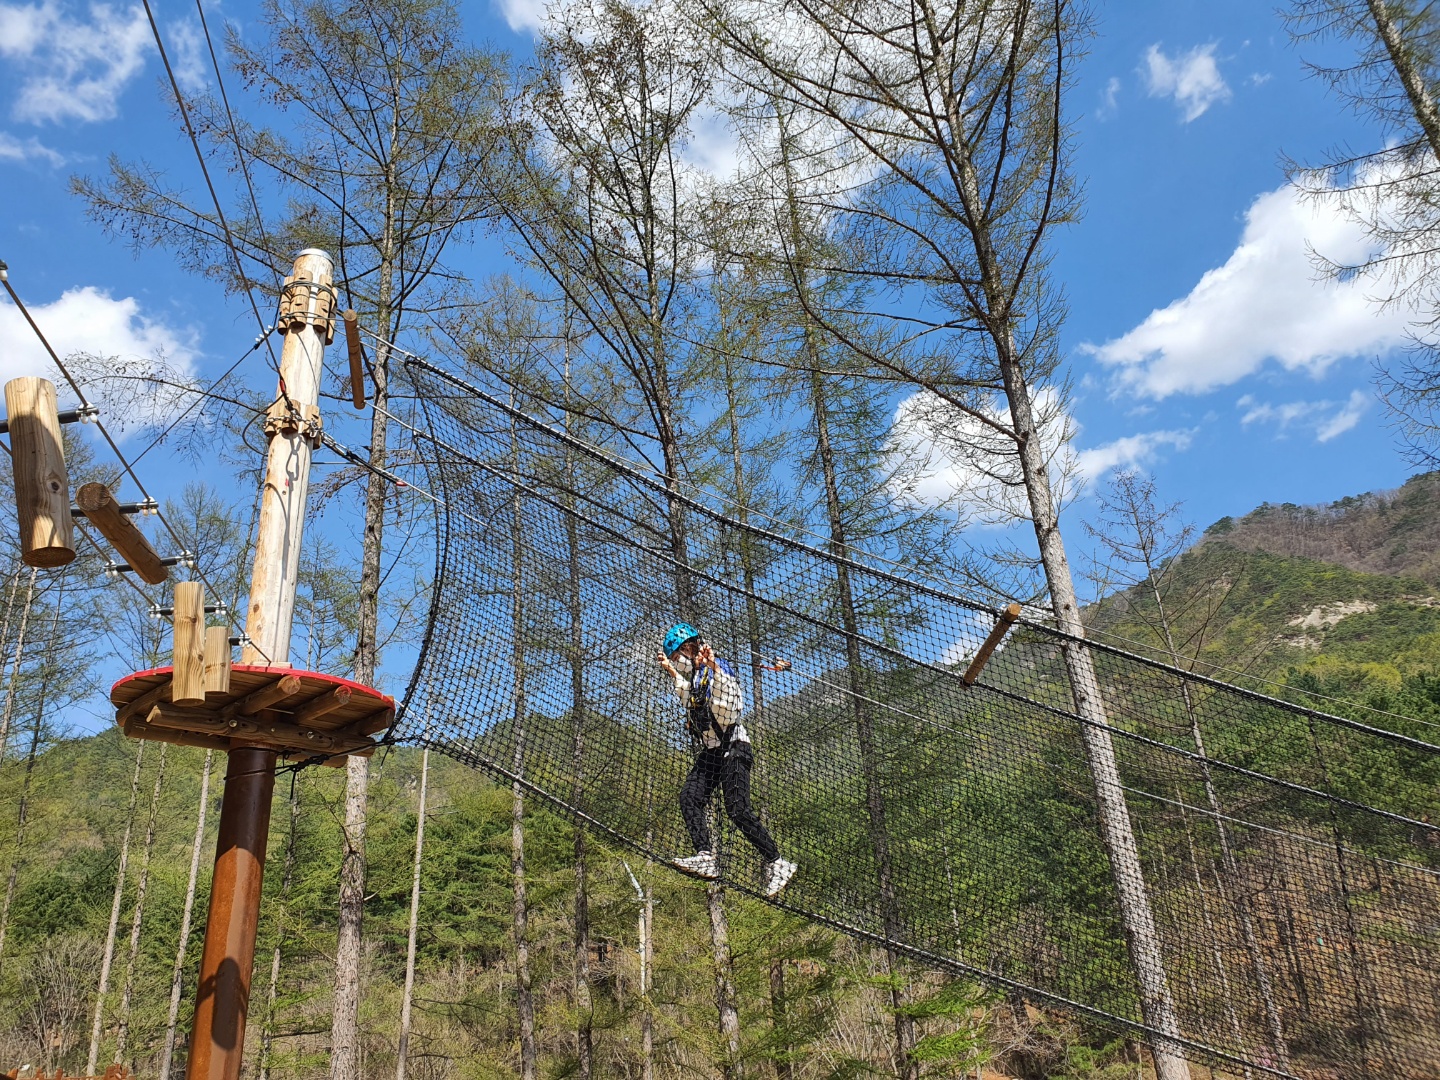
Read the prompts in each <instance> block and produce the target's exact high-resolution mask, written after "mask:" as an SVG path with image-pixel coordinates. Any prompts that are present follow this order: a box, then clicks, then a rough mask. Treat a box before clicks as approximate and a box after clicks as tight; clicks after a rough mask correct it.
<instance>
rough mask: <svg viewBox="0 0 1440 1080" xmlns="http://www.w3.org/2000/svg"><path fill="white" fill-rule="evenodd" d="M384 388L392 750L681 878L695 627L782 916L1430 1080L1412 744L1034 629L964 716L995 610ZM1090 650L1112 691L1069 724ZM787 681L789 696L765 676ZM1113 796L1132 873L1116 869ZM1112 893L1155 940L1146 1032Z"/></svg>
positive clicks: (1034, 984) (420, 369)
mask: <svg viewBox="0 0 1440 1080" xmlns="http://www.w3.org/2000/svg"><path fill="white" fill-rule="evenodd" d="M394 377H395V385H394V387H393V388H392V392H393V393H394V394H395V399H405V398H409V399H411V400H412V401H413V402H414V403H415V410H416V411H415V415H414V416H413V417H411V418H409V419H408V420H407V421H403V422H402V423H401V424H400V425H398V426H400V427H401V428H402V429H403V430H402V432H401V445H400V447H399V451H400V452H399V454H397V457H396V460H403V459H404V458H405V456H406V455H407V454H408V455H409V456H410V458H411V459H412V460H413V461H415V462H423V463H426V464H417V465H415V466H413V470H414V471H413V474H412V475H413V483H414V484H415V485H416V486H423V487H424V488H425V489H428V491H429V492H431V493H432V494H433V495H434V497H435V500H436V507H437V518H438V529H439V534H438V537H437V541H436V553H437V573H436V581H435V586H434V590H435V594H434V604H433V608H432V612H431V616H430V618H431V625H430V629H429V632H428V633H427V635H426V639H425V644H424V647H423V648H422V654H421V658H420V663H419V666H418V667H417V670H416V673H415V677H414V680H413V682H412V684H411V692H410V694H409V695H408V702H407V704H408V707H407V708H406V709H404V711H403V713H402V716H401V719H400V721H399V723H398V726H397V728H396V729H395V730H394V731H393V732H392V736H391V737H392V738H394V739H397V740H404V741H411V742H416V743H424V744H428V745H430V746H432V747H434V748H436V749H437V750H440V751H443V752H444V753H446V754H449V755H451V756H453V757H455V758H457V759H459V760H461V761H463V762H466V763H468V764H470V765H472V766H475V767H478V768H482V769H484V770H486V771H488V772H490V773H491V774H492V775H495V776H497V777H500V778H504V779H506V780H508V781H516V780H518V781H520V782H521V783H522V784H523V785H525V786H526V787H527V788H528V789H529V790H530V791H532V792H534V793H535V794H537V795H539V796H541V797H543V798H544V799H546V800H548V801H549V802H550V803H552V804H554V805H555V806H556V807H558V808H560V809H561V810H563V811H565V812H567V813H569V814H571V815H573V816H576V817H578V818H580V819H583V820H584V821H585V822H587V823H588V825H589V826H590V827H592V828H595V829H597V830H600V831H603V832H604V833H607V834H608V835H609V836H610V837H611V838H612V839H614V840H615V841H618V842H620V843H622V844H624V845H627V846H629V847H631V848H634V849H636V850H638V851H640V852H642V853H644V854H645V855H647V856H651V857H654V858H656V859H659V860H668V859H669V858H671V857H674V856H676V855H688V854H690V853H691V849H690V847H689V844H688V840H687V836H686V833H685V830H684V827H683V824H682V821H681V817H680V813H679V810H678V806H677V795H678V792H679V789H680V786H681V784H682V782H683V780H684V777H685V774H686V772H687V770H688V768H689V765H690V761H691V752H690V749H689V745H688V741H687V738H688V737H687V736H686V735H685V734H684V731H683V716H682V712H681V709H680V708H679V706H678V704H677V703H676V701H675V699H674V696H673V691H672V688H671V685H670V680H669V679H668V678H666V677H664V676H662V675H661V674H660V672H659V671H658V670H657V667H656V664H655V655H656V652H657V645H658V642H659V637H660V635H661V633H663V631H664V628H665V627H666V626H668V625H669V624H670V623H672V622H674V621H676V620H678V619H680V618H685V619H687V620H688V621H690V622H693V623H694V624H695V625H697V626H699V627H700V629H701V632H702V633H703V634H705V636H706V637H707V639H708V640H709V641H710V642H711V644H712V645H713V646H714V648H715V650H716V652H717V654H718V655H721V656H724V657H727V658H729V659H730V660H731V663H732V665H733V666H734V668H735V670H736V673H737V675H738V676H739V677H740V678H741V681H742V684H743V686H744V689H745V694H746V705H747V708H746V713H745V717H744V720H745V723H746V725H747V727H748V729H749V731H750V734H751V737H752V739H753V740H754V743H755V747H756V767H755V772H754V801H755V804H756V806H757V807H758V808H760V810H761V813H762V815H763V817H764V819H765V822H766V824H767V825H768V827H769V829H770V831H771V832H772V833H773V834H774V836H775V838H776V840H777V841H778V843H779V845H780V848H781V851H782V853H783V854H784V855H785V857H787V858H789V859H792V860H794V861H796V862H798V863H799V864H800V871H799V873H798V874H797V875H796V877H795V879H794V880H793V881H792V882H791V884H790V886H789V888H788V889H787V890H786V892H785V893H784V894H783V895H782V897H781V900H780V902H781V904H782V906H784V907H786V908H789V909H791V910H793V911H795V912H797V913H799V914H801V915H804V916H806V917H809V918H811V919H814V920H817V921H820V922H823V923H826V924H829V925H831V926H834V927H836V928H838V929H840V930H842V931H845V932H847V933H850V934H853V935H856V936H859V937H862V938H865V939H868V940H871V941H873V942H876V943H878V944H881V945H884V946H886V947H888V948H890V949H893V950H894V951H896V952H898V953H901V954H904V955H907V956H910V957H913V958H916V959H918V960H920V961H922V962H924V963H926V964H929V965H933V966H935V967H938V968H941V969H945V970H949V971H952V972H956V973H961V974H966V975H970V976H973V977H976V978H980V979H982V980H984V981H986V982H988V983H990V984H991V985H996V986H999V987H1001V988H1004V989H1007V990H1009V991H1012V992H1015V993H1019V994H1023V995H1025V996H1029V997H1033V998H1035V999H1036V1000H1048V1001H1051V1002H1055V1003H1060V1004H1063V1005H1065V1006H1067V1007H1069V1008H1071V1009H1074V1010H1077V1011H1079V1012H1082V1013H1086V1014H1089V1015H1091V1016H1093V1017H1095V1018H1098V1019H1101V1020H1103V1021H1105V1022H1107V1023H1109V1024H1112V1025H1114V1026H1116V1027H1119V1028H1121V1029H1125V1030H1130V1031H1132V1032H1135V1033H1137V1034H1140V1035H1142V1036H1146V1037H1149V1038H1151V1039H1152V1041H1153V1039H1154V1037H1156V1036H1161V1037H1164V1036H1169V1038H1170V1039H1171V1042H1170V1045H1172V1046H1177V1045H1178V1046H1179V1047H1180V1048H1181V1051H1182V1052H1183V1053H1184V1054H1185V1055H1186V1056H1188V1057H1191V1058H1192V1059H1194V1060H1197V1061H1206V1062H1210V1063H1213V1064H1216V1065H1219V1066H1220V1067H1222V1068H1225V1069H1226V1070H1227V1071H1230V1072H1234V1073H1239V1072H1241V1071H1244V1072H1245V1073H1246V1074H1247V1075H1248V1074H1249V1073H1250V1072H1251V1071H1252V1070H1261V1071H1264V1072H1269V1073H1273V1074H1279V1075H1294V1076H1301V1077H1325V1078H1331V1077H1369V1076H1373V1077H1377V1078H1378V1077H1417V1078H1418V1077H1433V1076H1435V1075H1437V1074H1440V915H1437V912H1440V830H1437V828H1436V826H1435V825H1433V824H1431V822H1432V821H1436V820H1440V817H1437V814H1436V811H1437V810H1440V807H1437V805H1436V804H1437V802H1440V747H1436V746H1434V745H1430V744H1429V743H1427V742H1425V741H1423V739H1422V738H1420V737H1417V732H1421V731H1423V728H1420V727H1419V726H1418V725H1417V726H1416V731H1415V732H1409V731H1400V730H1396V731H1382V730H1378V729H1375V728H1371V727H1367V726H1365V725H1362V724H1359V723H1356V722H1354V721H1350V720H1345V719H1343V718H1340V717H1335V716H1329V715H1325V714H1322V713H1317V712H1314V711H1310V710H1307V709H1304V708H1301V707H1298V706H1294V705H1291V704H1288V703H1285V702H1282V701H1278V700H1275V699H1272V698H1267V697H1264V696H1262V695H1259V694H1257V693H1254V692H1250V691H1246V690H1241V689H1238V688H1235V687H1231V686H1227V685H1225V684H1223V683H1219V682H1216V681H1213V680H1209V679H1207V678H1204V677H1201V676H1197V675H1191V674H1188V673H1186V672H1184V671H1182V670H1179V669H1177V668H1174V667H1169V666H1166V665H1164V664H1161V663H1157V662H1155V661H1153V660H1149V659H1145V658H1142V657H1138V656H1133V655H1129V654H1127V653H1124V652H1122V651H1119V650H1117V649H1115V648H1111V647H1107V646H1104V645H1099V644H1095V643H1090V644H1087V645H1085V646H1083V647H1081V646H1080V645H1079V643H1078V642H1077V641H1075V640H1074V639H1071V638H1069V637H1067V636H1066V635H1064V634H1062V633H1059V632H1057V631H1056V630H1054V629H1053V628H1051V627H1048V626H1046V625H1044V624H1043V623H1040V622H1036V621H1032V620H1029V619H1025V618H1022V619H1020V620H1019V621H1018V623H1017V624H1016V626H1015V627H1014V629H1013V630H1012V632H1011V633H1010V635H1009V636H1008V638H1007V639H1006V640H1005V642H1004V644H1003V646H1002V647H1001V648H1000V649H999V650H998V651H997V652H996V653H995V654H994V655H993V657H992V658H991V659H990V660H989V661H988V663H987V664H986V665H985V666H984V667H983V669H982V670H981V672H980V675H979V678H978V681H977V682H975V684H974V685H967V684H966V682H965V680H964V677H963V676H964V672H965V671H966V668H967V665H968V662H969V660H970V659H971V658H972V657H973V656H974V654H975V653H976V652H977V651H978V650H979V649H980V647H981V645H982V643H983V642H984V640H985V639H986V637H987V635H989V634H990V632H991V630H992V629H993V628H994V627H995V625H996V622H997V618H998V617H999V613H998V612H996V611H994V610H991V609H989V608H986V607H984V606H983V605H980V604H976V603H972V602H970V601H967V600H965V599H961V598H958V597H956V596H954V595H947V594H946V593H945V592H943V591H941V590H939V589H937V588H934V587H931V586H928V585H926V584H923V583H919V582H916V581H911V580H906V579H904V578H901V577H899V576H896V575H895V574H893V573H890V572H887V571H886V570H885V569H884V568H883V567H882V566H880V565H878V564H871V563H870V562H869V561H867V560H866V558H865V556H864V555H862V554H858V553H855V552H853V551H852V552H849V553H848V556H849V557H848V558H841V557H837V556H836V555H834V554H832V553H830V552H828V551H825V550H821V549H818V548H816V547H813V546H807V545H806V544H803V543H801V542H799V541H797V540H795V539H793V538H791V537H787V536H783V535H780V534H778V533H776V532H770V531H767V530H765V529H762V528H759V527H754V526H752V525H748V524H746V523H744V522H743V521H740V520H737V519H736V518H735V517H733V516H727V513H726V512H725V510H726V508H725V507H724V506H723V505H722V504H720V503H719V502H718V501H717V502H709V501H707V499H710V498H711V497H710V496H706V495H704V494H699V495H691V494H685V495H680V494H677V493H668V494H667V492H666V489H665V487H664V485H663V483H662V482H661V481H659V480H657V479H656V478H654V477H653V476H650V475H648V474H646V473H644V472H642V471H639V470H636V469H634V468H631V467H630V466H628V465H627V464H625V463H623V462H620V461H618V460H614V459H611V458H608V457H607V456H605V455H604V454H602V453H601V452H598V451H596V450H594V449H593V448H591V447H589V446H588V445H586V444H584V443H581V442H579V441H576V440H573V439H570V438H569V437H568V436H567V435H566V434H565V433H564V432H562V431H560V430H558V429H555V428H552V427H550V426H547V425H546V424H545V423H543V422H541V421H538V420H536V419H534V418H532V417H530V416H528V415H527V414H525V413H523V412H521V411H518V410H516V409H514V408H512V407H511V406H509V405H507V404H506V403H505V402H504V401H502V400H500V399H497V398H495V397H493V396H490V395H489V394H487V393H485V392H483V391H482V390H480V389H478V388H476V387H473V386H470V385H468V384H466V383H465V382H463V381H461V380H459V379H457V378H456V377H454V376H452V375H449V374H447V373H445V372H443V371H441V370H439V369H438V368H434V367H432V366H430V365H428V364H427V363H425V362H423V361H418V360H415V359H409V360H407V361H406V362H405V363H404V365H403V366H397V371H396V374H395V376H394ZM395 399H392V400H395ZM407 439H408V441H409V445H406V440H407ZM402 471H403V470H402ZM677 537H678V539H677ZM1077 653H1081V654H1083V655H1084V656H1085V657H1088V658H1089V664H1088V665H1086V668H1087V669H1088V668H1091V667H1093V670H1094V672H1095V681H1096V683H1098V691H1099V693H1098V698H1099V702H1098V705H1099V708H1098V711H1097V708H1096V705H1097V703H1096V702H1095V701H1094V698H1095V695H1094V694H1091V695H1090V699H1091V704H1090V707H1089V708H1088V709H1087V710H1086V711H1085V713H1084V714H1083V718H1082V714H1081V712H1079V711H1078V709H1077V695H1076V693H1075V687H1074V684H1073V682H1072V679H1073V678H1074V674H1073V673H1074V672H1075V671H1076V670H1077V667H1076V664H1075V663H1074V662H1073V659H1074V657H1075V655H1076V654H1077ZM777 654H778V655H780V656H783V657H785V658H786V659H788V660H790V661H791V663H792V665H793V666H791V668H790V669H789V670H787V671H781V672H775V671H770V670H765V668H764V667H763V666H762V665H763V664H764V658H765V657H770V656H774V655H777ZM1397 724H1398V722H1397ZM1087 735H1088V736H1089V737H1088V738H1087ZM1097 735H1098V736H1099V737H1100V738H1101V739H1102V741H1103V742H1104V743H1106V744H1108V745H1110V746H1113V755H1114V762H1115V764H1116V771H1115V772H1113V773H1111V774H1109V775H1110V777H1111V778H1110V780H1109V781H1108V782H1105V781H1104V779H1103V778H1104V776H1105V775H1106V774H1104V772H1103V770H1101V769H1097V768H1096V767H1094V760H1093V759H1094V755H1095V753H1096V750H1095V747H1096V745H1097V744H1096V742H1095V737H1096V736H1097ZM1097 776H1101V777H1102V782H1103V783H1108V788H1109V790H1108V791H1106V792H1102V791H1101V790H1100V787H1099V786H1097V780H1096V777H1097ZM1107 794H1108V796H1110V799H1111V801H1110V802H1109V803H1108V805H1109V806H1110V807H1111V808H1112V809H1110V810H1108V811H1107V810H1106V806H1107V802H1106V798H1105V797H1103V796H1105V795H1107ZM1116 798H1118V799H1120V800H1122V810H1128V830H1126V831H1127V832H1128V833H1129V834H1132V835H1133V837H1134V851H1135V852H1136V853H1137V854H1138V859H1134V860H1127V859H1125V858H1123V857H1117V855H1116V852H1115V848H1114V843H1113V837H1114V829H1113V826H1114V820H1113V819H1114V817H1115V815H1114V811H1113V807H1114V806H1115V802H1114V800H1115V799H1116ZM1105 813H1110V815H1111V818H1112V820H1111V826H1112V828H1111V831H1110V833H1109V834H1107V832H1106V828H1105V824H1104V821H1103V820H1102V817H1103V815H1104V814H1105ZM717 816H719V817H723V814H722V815H717ZM1121 816H1124V815H1123V813H1122V815H1121ZM721 835H722V840H721V843H720V854H721V865H722V876H723V879H724V880H725V882H726V883H727V884H729V885H730V886H732V887H736V888H739V889H742V890H748V891H751V892H755V891H756V890H757V887H758V875H759V866H758V858H757V856H756V855H755V853H754V851H753V849H751V848H750V846H749V845H748V844H746V843H745V842H744V841H743V840H742V839H741V838H739V837H738V834H736V832H735V831H734V830H733V828H732V829H729V830H728V831H727V830H722V833H721ZM1107 835H1108V836H1109V837H1110V838H1111V841H1112V842H1111V843H1110V844H1109V845H1107V842H1106V840H1107ZM1127 895H1128V896H1129V897H1130V898H1131V901H1132V903H1133V901H1134V898H1135V897H1137V896H1138V897H1139V898H1140V902H1141V904H1142V905H1143V906H1144V907H1146V908H1147V909H1148V912H1149V917H1150V918H1151V919H1153V923H1154V934H1153V940H1154V941H1156V942H1158V956H1154V954H1152V957H1153V958H1154V959H1155V960H1156V961H1158V964H1159V967H1160V968H1161V970H1160V971H1159V972H1158V976H1159V978H1160V980H1161V982H1162V984H1163V988H1164V990H1165V992H1166V993H1168V997H1169V1000H1170V1005H1169V1016H1170V1017H1171V1018H1172V1019H1171V1020H1170V1021H1169V1022H1167V1023H1165V1024H1161V1025H1158V1028H1159V1029H1158V1030H1157V1024H1156V1022H1155V1015H1156V1013H1155V1011H1154V1009H1153V1008H1152V1009H1151V1010H1150V1012H1149V1013H1148V1019H1149V1022H1148V1023H1147V1013H1146V1012H1145V1011H1143V1010H1142V1005H1141V1002H1142V987H1143V986H1144V980H1143V979H1141V978H1139V977H1137V970H1138V967H1137V962H1136V960H1135V959H1134V958H1135V956H1136V955H1137V954H1136V953H1135V951H1134V950H1133V949H1127V944H1126V942H1127V928H1132V929H1133V924H1130V923H1127V922H1125V921H1124V919H1123V917H1122V899H1121V898H1122V897H1123V896H1127ZM1155 974H1157V973H1155V972H1153V971H1152V975H1155ZM1152 1004H1153V1003H1152ZM1166 1029H1168V1030H1166Z"/></svg>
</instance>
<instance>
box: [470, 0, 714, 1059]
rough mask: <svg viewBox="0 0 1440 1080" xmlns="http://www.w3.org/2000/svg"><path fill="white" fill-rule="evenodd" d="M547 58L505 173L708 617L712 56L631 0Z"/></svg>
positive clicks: (680, 609)
mask: <svg viewBox="0 0 1440 1080" xmlns="http://www.w3.org/2000/svg"><path fill="white" fill-rule="evenodd" d="M538 53H539V59H538V65H537V69H536V71H535V72H534V76H533V78H532V79H531V80H530V83H529V85H528V86H527V88H526V93H524V94H523V95H521V96H520V97H519V99H518V100H517V103H516V105H515V106H514V107H513V111H512V115H511V117H510V119H509V120H508V121H507V123H506V125H505V130H506V137H507V153H506V155H505V157H504V159H503V161H501V162H498V163H497V164H498V165H500V167H499V168H497V169H494V170H492V171H491V173H490V182H491V183H492V184H493V185H495V187H494V190H495V193H496V202H497V205H498V206H499V207H500V208H501V209H502V211H503V213H504V215H505V217H506V220H507V222H508V223H509V225H510V226H511V228H512V229H513V231H514V232H515V233H516V234H517V235H518V236H519V238H520V240H521V241H522V242H523V244H524V245H525V247H526V249H528V251H529V253H530V254H531V255H532V256H533V262H534V265H535V267H536V269H537V270H539V271H540V272H542V273H546V274H548V275H549V276H550V278H551V281H552V282H553V284H554V285H555V287H556V288H557V289H558V290H559V291H560V292H561V294H562V295H563V297H564V299H565V301H566V303H567V305H568V311H569V312H570V313H572V315H573V317H574V319H575V320H576V321H577V322H579V324H580V325H581V326H582V327H583V328H584V329H585V331H586V332H587V334H588V335H589V336H590V337H591V338H592V339H593V341H594V342H595V347H594V353H595V355H596V362H597V363H598V364H599V365H600V366H601V368H602V371H603V370H605V369H607V368H609V369H613V375H612V379H611V381H612V382H614V383H615V384H617V385H618V386H619V387H620V388H621V389H622V392H623V393H625V394H626V395H628V396H629V397H630V398H631V400H629V401H628V402H625V403H624V405H619V404H618V403H617V413H618V415H616V416H615V418H614V419H615V421H616V423H615V427H616V429H617V430H618V431H619V433H620V435H621V437H623V438H625V439H627V440H628V441H629V442H630V445H631V447H632V448H634V449H635V450H636V451H637V452H638V453H640V454H642V455H650V454H652V453H653V452H654V451H655V450H656V449H658V451H659V460H658V461H656V462H655V463H654V467H655V470H656V472H657V473H658V474H659V475H660V476H661V477H662V478H663V480H664V483H665V486H666V489H667V492H668V497H667V499H666V503H665V515H666V524H667V527H668V533H669V535H668V537H667V540H668V543H667V547H668V548H669V551H670V554H671V555H672V556H673V565H674V566H675V575H674V576H675V583H674V584H675V604H676V610H677V614H679V616H680V617H681V618H686V619H693V618H696V617H697V616H696V614H695V591H694V584H693V581H692V580H691V577H690V575H689V574H688V572H687V571H686V569H685V567H686V566H687V565H688V561H689V544H688V539H687V530H686V522H685V508H684V506H683V504H682V501H681V499H680V497H679V493H680V486H681V483H682V478H683V477H684V475H685V466H686V459H685V434H684V432H683V430H682V429H683V418H684V412H683V408H682V402H681V400H680V396H681V395H680V386H681V383H682V378H683V376H684V374H685V371H686V368H687V362H688V364H690V365H694V362H695V359H694V357H693V355H692V354H691V351H690V349H689V348H688V346H687V338H686V336H685V334H684V333H682V332H681V328H682V327H683V325H684V322H685V319H686V318H687V315H688V313H689V310H690V308H691V303H692V300H693V296H692V293H691V287H692V284H693V276H694V269H695V258H696V245H695V243H694V240H693V238H692V235H691V232H692V222H693V221H694V220H695V219H696V218H697V217H698V212H699V202H698V200H697V198H696V197H695V187H694V184H693V177H692V176H691V175H690V174H689V173H688V172H687V168H686V166H685V164H684V162H683V159H682V156H681V155H682V151H683V147H684V140H685V137H686V133H687V131H688V127H689V124H690V121H691V119H692V117H693V116H694V114H695V110H696V109H697V108H698V107H699V106H700V104H701V103H702V102H703V101H704V100H705V96H706V93H707V91H708V87H709V81H708V72H707V65H706V60H705V56H704V53H703V51H702V50H701V49H700V48H699V43H698V42H697V41H696V40H695V38H694V36H693V35H692V34H691V33H689V32H688V30H687V29H686V28H685V27H684V26H683V25H682V24H680V23H679V22H678V21H677V20H674V19H667V18H666V17H665V15H664V14H663V13H661V12H658V11H656V10H654V9H647V8H641V7H638V6H635V5H632V4H629V3H626V2H625V0H594V2H592V3H587V4H577V5H575V6H573V7H570V8H567V9H565V10H564V11H563V12H562V13H561V19H560V21H559V23H558V24H557V25H555V26H553V27H552V28H551V29H549V30H547V32H546V34H545V37H544V39H543V40H542V42H541V46H540V48H539V50H538ZM537 128H538V129H539V130H538V131H537V130H536V129H537ZM541 136H543V137H541ZM626 405H628V410H625V411H620V410H621V409H623V408H624V406H626ZM707 904H708V906H709V913H710V924H711V929H712V935H713V936H712V944H713V945H714V956H715V961H716V968H715V987H716V991H715V992H716V1001H717V1003H718V1006H719V1022H720V1031H721V1037H722V1039H723V1040H724V1041H725V1042H726V1044H727V1045H729V1044H731V1043H732V1042H733V1041H734V1040H733V1039H732V1037H731V1034H730V1033H732V1032H737V1033H738V1031H739V1015H738V1012H737V1010H736V1008H735V1004H734V1000H733V994H732V993H731V992H730V990H729V987H730V986H731V984H732V983H733V974H732V973H731V970H730V963H731V962H730V953H729V945H728V930H727V924H726V915H725V910H724V906H723V892H722V890H720V889H718V888H711V889H709V890H708V891H707ZM737 1037H738V1036H737ZM732 1058H733V1055H732Z"/></svg>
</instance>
